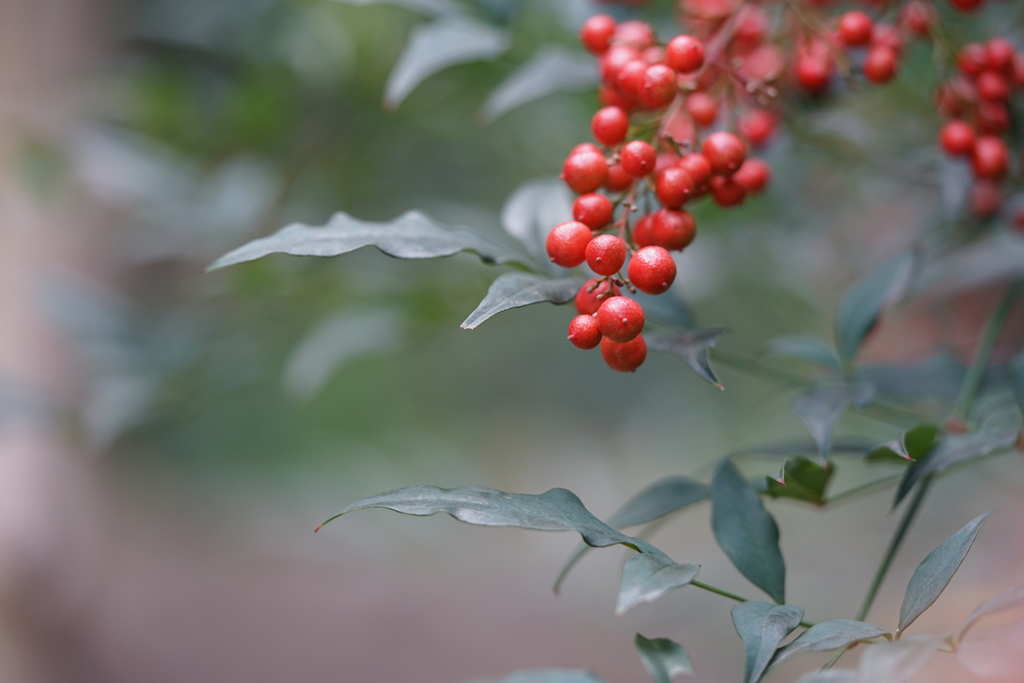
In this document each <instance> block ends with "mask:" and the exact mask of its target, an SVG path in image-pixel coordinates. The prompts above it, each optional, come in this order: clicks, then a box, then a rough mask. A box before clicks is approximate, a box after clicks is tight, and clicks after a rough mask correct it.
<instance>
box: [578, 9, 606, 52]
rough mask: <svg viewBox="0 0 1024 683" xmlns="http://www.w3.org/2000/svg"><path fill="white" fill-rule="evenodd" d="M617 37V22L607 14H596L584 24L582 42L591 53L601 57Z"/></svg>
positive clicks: (581, 34)
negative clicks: (614, 36) (613, 38)
mask: <svg viewBox="0 0 1024 683" xmlns="http://www.w3.org/2000/svg"><path fill="white" fill-rule="evenodd" d="M613 35H615V20H614V19H612V18H611V17H610V16H608V15H607V14H595V15H594V16H592V17H590V18H589V19H587V20H586V21H585V22H583V27H582V28H581V29H580V42H581V43H583V47H585V48H586V49H587V50H588V51H589V52H591V53H593V54H595V55H599V54H601V53H603V52H604V51H605V50H607V49H608V46H609V45H611V43H612V36H613Z"/></svg>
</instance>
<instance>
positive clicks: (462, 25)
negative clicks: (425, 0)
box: [384, 15, 510, 110]
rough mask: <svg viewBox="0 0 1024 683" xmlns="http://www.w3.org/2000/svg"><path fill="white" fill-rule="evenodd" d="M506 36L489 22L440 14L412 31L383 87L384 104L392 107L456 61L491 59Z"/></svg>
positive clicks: (503, 47) (502, 49)
mask: <svg viewBox="0 0 1024 683" xmlns="http://www.w3.org/2000/svg"><path fill="white" fill-rule="evenodd" d="M509 44H510V43H509V38H508V36H507V35H506V34H505V33H504V32H502V31H498V30H496V29H495V28H494V27H493V26H491V25H490V24H485V23H483V22H481V21H476V20H473V19H469V18H467V17H465V16H460V15H447V16H442V17H439V18H438V19H436V20H435V21H432V22H430V23H427V24H421V25H419V26H417V27H415V28H414V29H413V30H412V33H411V34H410V36H409V42H408V43H407V44H406V46H405V49H404V50H402V54H401V55H400V56H399V57H398V62H397V63H396V64H395V66H394V68H393V69H392V70H391V73H390V74H389V75H388V82H387V84H386V85H385V86H384V106H385V107H386V108H387V109H390V110H394V109H397V108H398V105H399V104H401V103H402V100H404V99H405V98H406V96H407V95H408V94H409V93H411V92H412V91H413V90H414V89H415V88H416V86H418V85H419V84H420V83H422V82H423V81H425V80H426V79H427V78H429V77H430V76H433V75H434V74H436V73H437V72H438V71H442V70H444V69H447V68H448V67H450V66H455V65H456V64H465V63H467V62H475V61H478V60H481V59H494V58H495V57H497V56H499V55H501V54H502V53H504V52H505V51H506V50H507V49H508V46H509Z"/></svg>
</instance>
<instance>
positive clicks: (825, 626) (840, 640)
mask: <svg viewBox="0 0 1024 683" xmlns="http://www.w3.org/2000/svg"><path fill="white" fill-rule="evenodd" d="M887 635H889V634H888V633H886V632H885V631H883V630H882V629H880V628H878V627H877V626H872V625H871V624H867V623H865V622H863V621H852V620H850V619H832V620H831V621H823V622H821V623H820V624H815V625H814V626H812V627H810V628H809V629H807V630H806V631H804V632H803V633H801V634H800V635H799V636H797V637H796V638H795V639H794V640H793V642H791V643H789V644H788V645H785V646H783V647H780V648H779V649H778V650H777V651H776V652H775V656H774V657H773V658H772V661H771V666H772V667H776V666H778V665H779V664H782V663H783V662H784V661H786V660H787V659H789V658H790V657H792V656H794V655H797V654H800V653H801V652H825V651H827V650H836V649H838V648H841V647H846V646H847V645H850V644H852V643H856V642H859V641H861V640H870V639H871V638H878V637H880V636H887Z"/></svg>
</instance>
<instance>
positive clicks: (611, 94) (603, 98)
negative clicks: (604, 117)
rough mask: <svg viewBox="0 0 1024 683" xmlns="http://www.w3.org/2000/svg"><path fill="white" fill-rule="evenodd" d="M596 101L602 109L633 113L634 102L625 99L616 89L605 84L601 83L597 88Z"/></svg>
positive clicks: (627, 98)
mask: <svg viewBox="0 0 1024 683" xmlns="http://www.w3.org/2000/svg"><path fill="white" fill-rule="evenodd" d="M597 101H598V102H600V103H601V106H603V107H618V108H619V109H621V110H623V111H633V110H634V109H636V100H634V99H631V98H629V97H626V96H625V95H623V94H622V93H620V92H619V91H618V90H617V89H616V88H613V87H612V86H610V85H607V84H605V83H602V84H601V85H600V86H598V88H597Z"/></svg>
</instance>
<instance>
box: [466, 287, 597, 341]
mask: <svg viewBox="0 0 1024 683" xmlns="http://www.w3.org/2000/svg"><path fill="white" fill-rule="evenodd" d="M582 284H583V281H582V280H577V279H575V278H567V279H561V280H549V279H548V278H546V277H543V276H541V275H531V274H530V273H504V274H503V275H500V276H499V277H498V279H496V280H495V281H494V282H492V283H491V286H490V288H488V290H487V296H485V297H484V299H483V301H481V302H480V305H479V306H477V307H476V310H475V311H473V312H472V313H470V314H469V317H468V318H466V320H465V322H463V323H462V327H463V329H466V330H473V329H476V327H477V326H478V325H479V324H480V323H482V322H483V321H485V320H487V319H488V318H490V317H491V316H493V315H496V314H498V313H501V312H502V311H507V310H508V309H510V308H519V307H520V306H529V305H530V304H538V303H541V302H542V301H549V302H551V303H553V304H564V303H567V302H569V301H572V300H573V299H574V298H576V292H578V291H579V288H580V285H582Z"/></svg>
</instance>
